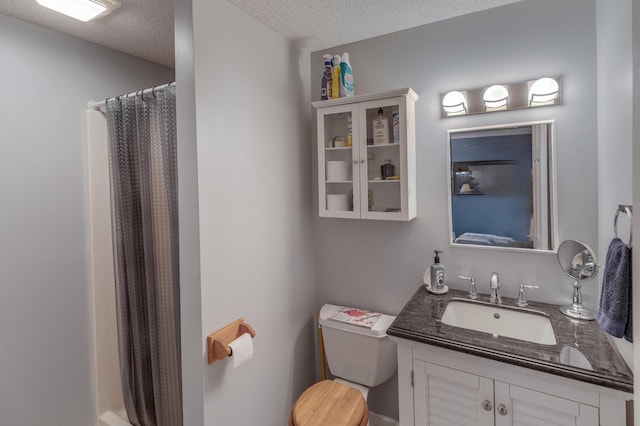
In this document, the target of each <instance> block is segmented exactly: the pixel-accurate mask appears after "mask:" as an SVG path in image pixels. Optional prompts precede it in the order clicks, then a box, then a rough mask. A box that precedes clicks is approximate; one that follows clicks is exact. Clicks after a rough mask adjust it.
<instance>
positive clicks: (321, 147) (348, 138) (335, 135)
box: [318, 105, 360, 218]
mask: <svg viewBox="0 0 640 426" xmlns="http://www.w3.org/2000/svg"><path fill="white" fill-rule="evenodd" d="M356 111H357V110H356V106H354V105H339V106H335V107H330V108H323V109H322V110H318V159H319V161H318V169H319V170H318V179H319V182H318V203H319V206H320V209H319V211H320V216H323V217H347V218H348V217H360V191H359V187H360V173H359V168H360V167H359V151H358V148H357V140H358V139H357V134H358V130H357V128H355V127H356V126H354V122H355V120H356V119H357V115H356V114H355V112H356Z"/></svg>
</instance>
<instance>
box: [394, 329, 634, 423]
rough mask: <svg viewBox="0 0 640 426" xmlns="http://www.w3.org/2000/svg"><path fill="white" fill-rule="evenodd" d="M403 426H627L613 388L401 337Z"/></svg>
mask: <svg viewBox="0 0 640 426" xmlns="http://www.w3.org/2000/svg"><path fill="white" fill-rule="evenodd" d="M394 340H396V341H397V342H398V380H399V395H400V400H399V402H400V425H401V426H408V425H416V426H418V425H419V426H426V425H429V426H433V425H465V426H471V425H482V426H489V425H496V426H508V425H547V426H555V425H563V426H564V425H576V426H598V425H603V426H625V425H626V424H627V423H626V414H625V413H626V411H625V410H626V408H625V407H626V405H625V401H626V399H629V397H630V395H628V394H625V393H624V392H620V391H616V390H613V389H608V388H604V387H601V386H596V385H591V384H588V383H584V382H580V381H576V380H571V379H564V378H561V377H558V376H555V375H552V374H547V373H542V372H538V371H534V370H530V369H527V368H521V367H517V366H514V365H511V364H505V363H501V362H498V361H494V360H491V359H486V358H482V357H477V356H473V355H468V354H465V353H461V352H458V351H452V350H448V349H444V348H440V347H436V346H431V345H425V344H419V343H416V342H412V341H408V340H404V339H397V338H394Z"/></svg>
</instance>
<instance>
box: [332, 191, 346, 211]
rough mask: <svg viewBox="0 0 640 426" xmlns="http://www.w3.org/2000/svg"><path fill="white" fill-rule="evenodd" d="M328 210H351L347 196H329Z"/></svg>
mask: <svg viewBox="0 0 640 426" xmlns="http://www.w3.org/2000/svg"><path fill="white" fill-rule="evenodd" d="M327 210H349V204H348V198H347V194H327Z"/></svg>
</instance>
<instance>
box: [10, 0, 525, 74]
mask: <svg viewBox="0 0 640 426" xmlns="http://www.w3.org/2000/svg"><path fill="white" fill-rule="evenodd" d="M121 1H122V6H121V7H120V8H119V9H117V10H115V11H114V12H112V13H111V14H109V15H106V16H104V17H102V18H100V19H97V20H95V21H92V22H86V23H85V22H80V21H76V20H74V19H72V18H69V17H67V16H64V15H60V14H58V13H56V12H53V11H51V10H49V9H46V8H44V7H41V6H39V5H38V4H37V3H36V0H0V13H3V14H5V15H9V16H13V17H16V18H19V19H22V20H24V21H27V22H31V23H34V24H38V25H42V26H44V27H47V28H51V29H54V30H57V31H61V32H63V33H66V34H69V35H72V36H75V37H78V38H81V39H84V40H87V41H90V42H93V43H96V44H99V45H102V46H106V47H109V48H112V49H115V50H119V51H121V52H125V53H129V54H131V55H134V56H138V57H140V58H144V59H147V60H150V61H153V62H157V63H160V64H163V65H167V66H170V67H173V65H174V46H173V4H174V0H121ZM229 1H230V2H231V3H233V4H235V5H236V6H237V7H239V8H240V9H243V10H245V11H246V12H247V13H248V14H250V15H253V16H255V17H256V18H257V19H258V20H260V21H262V22H264V23H265V24H266V25H267V26H269V27H271V28H273V29H274V30H275V31H277V32H278V33H280V34H282V35H283V36H285V37H286V38H288V39H290V40H292V41H293V42H295V43H296V45H297V46H298V47H300V48H305V49H309V50H312V51H315V50H320V49H325V48H328V47H332V46H336V45H340V44H345V43H350V42H354V41H358V40H363V39H366V38H371V37H375V36H379V35H382V34H388V33H392V32H395V31H400V30H403V29H407V28H412V27H416V26H419V25H423V24H427V23H429V22H435V21H440V20H443V19H448V18H452V17H454V16H458V15H464V14H466V13H471V12H477V11H480V10H483V9H489V8H492V7H496V6H501V5H504V4H508V3H514V2H516V1H520V0H229Z"/></svg>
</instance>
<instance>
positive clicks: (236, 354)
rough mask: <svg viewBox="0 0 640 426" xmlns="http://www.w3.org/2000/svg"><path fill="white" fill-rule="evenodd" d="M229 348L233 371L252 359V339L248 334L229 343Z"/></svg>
mask: <svg viewBox="0 0 640 426" xmlns="http://www.w3.org/2000/svg"><path fill="white" fill-rule="evenodd" d="M229 347H230V348H231V360H232V365H233V369H234V370H235V369H236V368H238V367H240V366H241V365H243V364H244V363H246V362H248V361H250V360H251V358H253V339H252V338H251V335H250V334H249V333H244V334H243V335H242V336H240V337H238V338H237V339H236V340H234V341H232V342H231V343H229Z"/></svg>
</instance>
